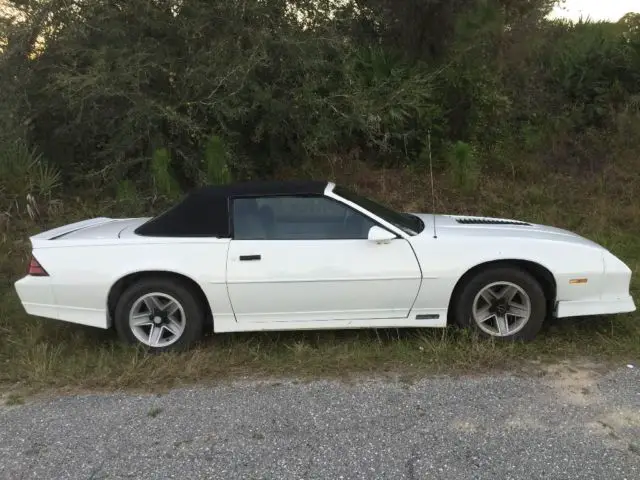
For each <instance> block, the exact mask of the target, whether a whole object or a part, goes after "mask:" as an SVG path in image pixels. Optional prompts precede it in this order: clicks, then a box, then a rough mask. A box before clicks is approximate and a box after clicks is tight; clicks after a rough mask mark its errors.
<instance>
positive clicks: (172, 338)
mask: <svg viewBox="0 0 640 480" xmlns="http://www.w3.org/2000/svg"><path fill="white" fill-rule="evenodd" d="M186 324H187V317H186V315H185V313H184V309H183V308H182V305H180V302H178V300H176V299H175V298H173V297H172V296H171V295H167V294H166V293H160V292H153V293H147V294H146V295H143V296H142V297H140V298H138V299H137V300H136V301H135V302H134V303H133V306H132V307H131V310H129V327H130V328H131V332H132V333H133V335H134V336H135V337H136V338H137V339H138V340H140V341H141V342H142V343H144V344H145V345H148V346H150V347H156V348H157V347H166V346H168V345H171V344H172V343H175V342H177V341H178V340H179V339H180V337H181V336H182V334H183V333H184V329H185V327H186Z"/></svg>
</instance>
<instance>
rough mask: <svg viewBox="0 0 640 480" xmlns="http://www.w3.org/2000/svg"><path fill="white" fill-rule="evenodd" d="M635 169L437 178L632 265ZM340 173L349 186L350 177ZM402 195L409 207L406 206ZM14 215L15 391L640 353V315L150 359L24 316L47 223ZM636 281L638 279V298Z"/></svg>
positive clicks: (466, 200)
mask: <svg viewBox="0 0 640 480" xmlns="http://www.w3.org/2000/svg"><path fill="white" fill-rule="evenodd" d="M637 171H638V172H640V169H637ZM635 172H636V170H635V169H633V171H632V173H630V174H629V175H635V178H634V177H633V176H631V177H629V175H621V176H618V173H617V172H616V171H613V172H610V173H607V175H608V176H609V177H610V178H608V181H609V184H608V187H607V189H604V190H603V189H602V186H601V184H600V183H599V182H598V181H595V180H594V178H584V179H582V180H578V179H575V178H569V177H565V176H554V175H548V176H547V177H545V178H542V179H539V180H538V181H536V183H535V184H530V182H527V181H526V180H523V181H518V182H516V183H514V182H511V186H512V187H518V188H515V189H514V190H506V191H505V190H501V185H504V184H505V183H507V181H508V180H509V179H508V178H504V179H499V182H498V184H497V185H496V186H493V187H491V186H490V185H489V184H487V183H485V184H484V185H480V189H479V190H478V191H477V192H475V193H472V194H469V195H467V196H460V195H459V194H458V193H457V191H456V190H455V189H453V188H452V187H448V186H447V185H446V184H444V183H442V182H439V185H440V187H439V191H438V201H439V204H440V207H439V210H441V211H444V210H446V211H450V212H451V211H456V212H464V213H482V214H487V215H502V216H508V217H516V218H523V219H529V220H533V221H539V222H543V223H548V224H553V225H557V226H561V227H565V228H569V229H573V230H576V231H578V232H579V233H581V234H583V235H586V236H588V237H589V238H592V239H594V240H596V241H598V242H600V243H602V244H603V245H605V246H606V247H608V248H610V249H611V250H612V251H613V253H615V254H616V255H618V256H620V257H621V258H622V259H623V260H624V261H625V262H626V263H627V264H628V265H630V267H631V268H632V269H633V270H634V272H638V271H640V235H638V232H640V205H639V203H638V202H639V201H638V200H637V199H638V198H640V195H638V194H640V181H638V178H637V177H638V173H635ZM369 174H370V175H371V178H368V177H366V175H365V174H364V173H362V172H360V174H359V184H361V185H364V188H363V190H365V191H369V192H373V193H375V194H376V196H378V197H384V198H386V199H387V200H388V201H390V202H391V203H392V204H394V205H396V206H398V207H403V208H408V209H414V208H415V209H421V210H423V209H428V208H429V207H428V201H429V200H428V199H429V191H428V188H427V187H426V185H427V182H428V179H427V178H426V177H425V178H422V177H420V176H419V175H415V173H413V174H410V173H407V172H395V173H393V174H390V173H387V174H385V175H380V174H379V173H375V174H374V173H373V172H369ZM612 178H613V180H612ZM337 180H339V181H344V182H348V183H353V182H352V180H350V179H349V178H337ZM494 180H495V179H494ZM614 180H615V181H614ZM500 182H501V183H500ZM481 184H482V178H481ZM510 191H512V192H515V193H509V192H510ZM612 191H615V193H612ZM400 193H401V194H402V195H405V196H404V197H400ZM406 198H409V200H410V202H407V201H406V200H405V201H403V199H406ZM67 202H69V200H67ZM443 206H444V207H443ZM119 208H121V207H118V206H117V205H115V204H108V205H107V204H104V205H102V206H100V209H99V210H98V207H96V206H93V207H92V206H84V207H83V208H82V209H81V210H80V209H78V205H77V203H74V204H73V206H72V207H67V210H66V211H63V215H65V216H64V217H60V218H54V219H50V223H53V224H56V223H58V224H59V223H61V222H63V221H65V222H66V221H68V220H72V219H74V215H75V218H80V217H84V216H88V215H89V214H93V212H98V213H99V214H107V215H108V214H113V211H118V209H119ZM92 209H93V210H92ZM62 218H64V219H62ZM12 222H13V223H12V224H11V225H12V228H11V229H10V230H9V229H7V230H6V231H5V234H4V237H2V236H1V235H2V232H1V231H0V273H3V275H2V276H0V278H1V279H2V280H0V282H1V283H0V385H4V386H5V387H7V388H9V387H11V390H12V391H16V389H18V391H23V392H26V393H31V392H36V391H39V390H43V389H50V388H54V389H62V390H70V391H77V390H81V389H116V388H127V389H141V390H157V389H164V388H167V387H172V386H177V385H184V384H192V383H195V382H198V383H202V382H207V381H211V380H220V379H225V380H226V379H233V378H237V377H245V376H249V377H253V378H261V377H262V378H264V377H284V376H287V377H291V376H294V377H298V378H300V379H309V378H319V377H333V378H336V377H337V378H345V379H346V378H349V377H350V376H352V375H354V374H360V373H367V374H380V375H394V376H395V375H400V376H401V377H403V378H407V379H409V378H411V377H413V376H416V375H423V374H438V373H467V374H469V373H482V372H487V371H492V370H507V371H511V372H518V371H522V370H523V369H524V370H527V369H528V368H529V366H530V365H532V364H534V363H539V362H543V363H544V362H554V361H558V360H566V359H585V358H588V359H590V360H597V361H599V362H602V363H603V364H608V363H609V362H612V363H615V364H626V363H637V362H638V361H639V360H640V315H638V314H637V313H634V314H629V315H615V316H609V317H606V316H600V317H592V318H584V319H563V320H554V321H550V322H548V323H547V324H546V325H545V326H544V328H543V331H542V332H541V333H540V335H539V336H538V338H537V340H536V341H534V342H532V343H527V344H502V343H499V342H494V341H488V340H482V339H479V338H477V337H475V336H474V335H472V334H471V333H469V332H468V331H463V330H459V329H456V328H447V329H432V330H428V329H381V330H339V331H309V332H260V333H239V334H214V335H210V336H208V337H207V338H205V339H204V341H203V342H202V344H201V345H199V346H198V347H197V348H195V349H194V350H192V351H189V352H185V353H179V354H166V355H147V354H145V353H144V352H143V351H142V350H140V349H136V348H134V347H128V346H124V345H122V344H121V343H120V342H119V341H118V339H117V337H116V335H115V333H114V332H113V331H103V330H99V329H92V328H89V327H83V326H78V325H73V324H67V323H63V322H58V321H54V320H46V319H38V318H35V317H29V316H27V315H25V314H24V312H23V310H22V307H21V306H20V304H19V302H18V299H17V296H16V295H15V292H14V290H13V286H12V283H11V282H12V281H13V280H15V279H16V278H19V277H20V276H21V275H22V274H23V272H24V269H25V265H26V259H27V257H26V253H27V252H28V244H27V243H26V237H27V235H28V234H29V233H31V232H33V231H37V230H40V229H41V228H44V226H43V225H42V224H35V223H34V222H32V221H30V220H28V219H26V218H21V219H17V218H16V217H15V216H14V217H12ZM639 287H640V283H639V282H638V279H637V278H636V277H634V283H633V287H632V293H633V294H634V297H635V298H636V299H638V298H640V296H639V295H638V293H640V292H639V290H640V288H639Z"/></svg>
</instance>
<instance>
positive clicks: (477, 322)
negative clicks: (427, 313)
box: [454, 267, 547, 341]
mask: <svg viewBox="0 0 640 480" xmlns="http://www.w3.org/2000/svg"><path fill="white" fill-rule="evenodd" d="M457 300H458V301H457V302H456V305H455V306H454V320H455V322H456V323H457V324H458V325H460V326H462V327H470V328H473V329H474V330H476V331H478V332H479V333H480V334H481V335H482V336H484V337H494V338H498V339H500V340H524V341H530V340H533V339H534V338H535V336H536V334H537V333H538V332H539V331H540V328H541V327H542V323H543V322H544V319H545V317H546V310H547V302H546V298H545V295H544V291H543V290H542V287H541V286H540V284H539V283H538V282H537V281H536V279H535V278H533V277H532V276H531V275H530V274H529V273H527V272H525V271H524V270H521V269H519V268H516V267H499V268H493V269H489V270H485V271H482V272H480V273H478V274H477V275H475V276H473V277H472V278H471V279H469V280H468V281H467V282H466V283H465V284H464V285H463V287H462V289H461V291H460V293H459V295H458V297H457Z"/></svg>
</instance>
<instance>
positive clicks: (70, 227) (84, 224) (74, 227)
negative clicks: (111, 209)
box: [29, 217, 114, 247]
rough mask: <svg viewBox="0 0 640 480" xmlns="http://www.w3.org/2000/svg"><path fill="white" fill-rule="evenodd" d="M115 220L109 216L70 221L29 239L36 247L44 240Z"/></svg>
mask: <svg viewBox="0 0 640 480" xmlns="http://www.w3.org/2000/svg"><path fill="white" fill-rule="evenodd" d="M113 221H114V219H113V218H109V217H96V218H89V219H87V220H81V221H79V222H74V223H69V224H67V225H63V226H61V227H57V228H52V229H51V230H46V231H44V232H40V233H38V234H36V235H33V236H31V237H29V240H31V245H33V246H34V247H35V246H36V243H40V242H41V241H43V240H55V239H56V238H58V237H61V236H63V235H66V234H68V233H71V232H76V231H78V230H82V229H83V228H88V227H94V226H96V225H102V224H104V223H109V222H113Z"/></svg>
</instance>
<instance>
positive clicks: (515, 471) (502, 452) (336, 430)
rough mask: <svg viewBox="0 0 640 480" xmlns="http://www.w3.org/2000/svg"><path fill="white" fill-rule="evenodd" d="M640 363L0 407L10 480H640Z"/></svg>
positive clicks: (1, 464)
mask: <svg viewBox="0 0 640 480" xmlns="http://www.w3.org/2000/svg"><path fill="white" fill-rule="evenodd" d="M639 370H640V369H638V368H637V367H636V368H628V367H626V366H624V365H623V366H621V368H620V369H619V370H617V371H613V372H609V373H606V374H599V373H596V372H595V371H594V370H593V369H591V368H588V367H578V368H577V367H575V366H568V365H564V366H555V367H548V368H545V372H546V374H545V375H542V376H541V375H535V374H532V375H527V376H517V377H516V376H507V375H492V376H482V377H457V378H449V377H437V378H423V379H419V380H418V381H416V382H414V383H407V382H403V381H399V380H393V379H387V380H372V379H360V380H358V381H354V382H348V383H345V382H338V381H336V382H328V381H319V382H311V383H305V382H295V381H284V382H276V381H273V382H265V381H263V382H255V381H238V382H234V383H226V384H218V385H216V386H213V387H207V388H193V389H180V390H174V391H171V392H170V393H167V394H163V395H128V394H109V395H102V394H101V395H82V396H71V397H69V396H66V397H56V398H49V399H38V400H33V401H28V402H27V403H26V404H24V405H18V406H12V407H6V406H5V407H2V408H1V409H0V422H1V423H0V478H2V479H12V480H13V479H16V480H17V479H22V478H38V479H49V478H51V479H60V480H61V479H67V478H69V479H80V478H82V479H89V478H92V479H99V478H100V479H106V478H144V479H156V478H181V479H199V478H211V479H217V478H220V479H235V478H242V479H254V478H255V479H312V478H313V479H315V478H327V479H342V478H344V479H350V478H367V479H369V478H370V479H383V478H384V479H386V478H389V479H467V478H468V479H492V480H496V479H500V480H502V479H563V480H567V479H607V480H613V479H625V478H626V479H629V480H632V479H633V480H635V479H638V478H640V371H639Z"/></svg>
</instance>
